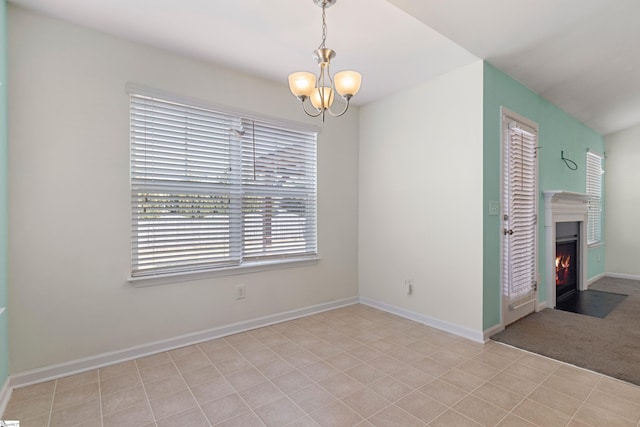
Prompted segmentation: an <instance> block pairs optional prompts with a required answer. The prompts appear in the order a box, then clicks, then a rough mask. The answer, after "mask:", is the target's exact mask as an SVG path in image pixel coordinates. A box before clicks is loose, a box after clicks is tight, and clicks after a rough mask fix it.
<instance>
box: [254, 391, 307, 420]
mask: <svg viewBox="0 0 640 427" xmlns="http://www.w3.org/2000/svg"><path fill="white" fill-rule="evenodd" d="M254 412H255V413H256V415H258V417H260V419H261V420H262V422H263V423H265V425H266V426H267V427H271V426H274V427H275V426H284V425H286V424H288V423H290V422H292V421H294V420H297V419H298V418H302V417H303V416H304V415H305V414H304V412H302V410H300V408H298V407H297V406H296V405H295V404H294V403H293V402H291V401H290V400H289V399H288V398H286V397H284V398H282V399H278V400H276V401H275V402H272V403H269V404H268V405H264V406H261V407H259V408H257V409H255V410H254Z"/></svg>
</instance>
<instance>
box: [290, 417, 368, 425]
mask: <svg viewBox="0 0 640 427" xmlns="http://www.w3.org/2000/svg"><path fill="white" fill-rule="evenodd" d="M358 425H359V424H358ZM285 427H320V424H318V423H317V422H315V421H314V420H313V418H311V417H309V416H306V417H302V418H298V419H297V420H295V421H293V422H291V423H289V424H287V425H286V426H285ZM362 427H366V426H362Z"/></svg>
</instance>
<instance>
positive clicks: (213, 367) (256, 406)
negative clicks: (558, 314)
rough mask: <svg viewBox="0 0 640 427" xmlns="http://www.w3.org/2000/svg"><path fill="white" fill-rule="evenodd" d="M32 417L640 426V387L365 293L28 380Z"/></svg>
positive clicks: (21, 401)
mask: <svg viewBox="0 0 640 427" xmlns="http://www.w3.org/2000/svg"><path fill="white" fill-rule="evenodd" d="M4 418H5V419H19V420H20V421H21V423H20V427H32V426H51V427H54V426H64V427H67V426H76V425H77V426H86V427H88V426H104V427H110V426H119V427H126V426H154V427H155V426H157V427H165V426H186V427H199V426H225V427H231V426H241V427H252V426H261V427H262V426H291V427H293V426H339V427H344V426H363V427H364V426H402V427H411V426H427V425H428V426H477V425H499V426H531V425H540V426H545V427H546V426H572V427H578V426H633V427H639V426H640V387H636V386H632V385H629V384H627V383H623V382H619V381H616V380H613V379H611V378H608V377H605V376H602V375H599V374H596V373H593V372H589V371H585V370H582V369H578V368H575V367H572V366H569V365H566V364H563V363H560V362H557V361H554V360H550V359H546V358H543V357H540V356H537V355H534V354H531V353H527V352H524V351H521V350H517V349H514V348H511V347H507V346H505V345H502V344H499V343H495V342H490V343H488V344H485V345H482V344H478V343H474V342H471V341H468V340H465V339H463V338H460V337H456V336H454V335H450V334H447V333H444V332H442V331H438V330H436V329H433V328H430V327H427V326H424V325H421V324H418V323H415V322H412V321H409V320H406V319H403V318H400V317H397V316H394V315H391V314H389V313H385V312H382V311H379V310H376V309H373V308H370V307H367V306H364V305H353V306H349V307H345V308H341V309H337V310H332V311H329V312H325V313H321V314H316V315H313V316H309V317H305V318H301V319H297V320H293V321H289V322H285V323H281V324H277V325H273V326H269V327H264V328H260V329H256V330H253V331H249V332H244V333H240V334H236V335H232V336H229V337H226V338H220V339H216V340H213V341H208V342H205V343H202V344H198V345H193V346H189V347H184V348H180V349H177V350H173V351H169V352H166V353H161V354H156V355H153V356H148V357H144V358H140V359H137V360H134V361H129V362H124V363H119V364H117V365H112V366H108V367H105V368H100V369H98V370H94V371H90V372H86V373H82V374H78V375H73V376H70V377H66V378H61V379H58V380H55V381H49V382H46V383H42V384H37V385H33V386H29V387H24V388H19V389H16V390H14V392H13V395H12V397H11V400H10V402H9V404H8V406H7V409H6V411H5V414H4Z"/></svg>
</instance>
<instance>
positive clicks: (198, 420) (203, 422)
mask: <svg viewBox="0 0 640 427" xmlns="http://www.w3.org/2000/svg"><path fill="white" fill-rule="evenodd" d="M157 426H158V427H176V426H185V427H187V426H188V427H209V422H208V421H207V419H206V417H205V416H204V414H203V413H202V411H201V410H200V408H191V409H189V410H187V411H185V412H181V413H179V414H175V415H173V416H171V417H168V418H165V419H163V420H159V421H158V422H157Z"/></svg>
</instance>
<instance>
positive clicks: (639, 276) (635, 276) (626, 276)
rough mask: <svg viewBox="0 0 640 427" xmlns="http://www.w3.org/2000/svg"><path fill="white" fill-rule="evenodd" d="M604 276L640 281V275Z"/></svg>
mask: <svg viewBox="0 0 640 427" xmlns="http://www.w3.org/2000/svg"><path fill="white" fill-rule="evenodd" d="M604 276H606V277H613V278H614V279H629V280H640V275H638V274H624V273H604Z"/></svg>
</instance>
